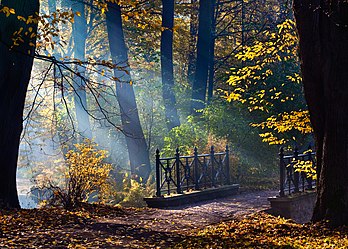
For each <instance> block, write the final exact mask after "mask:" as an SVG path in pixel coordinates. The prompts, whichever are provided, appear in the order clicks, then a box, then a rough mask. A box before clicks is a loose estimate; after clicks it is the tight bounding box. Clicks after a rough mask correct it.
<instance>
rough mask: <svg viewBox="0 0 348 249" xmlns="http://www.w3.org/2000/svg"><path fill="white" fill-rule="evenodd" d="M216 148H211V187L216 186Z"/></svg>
mask: <svg viewBox="0 0 348 249" xmlns="http://www.w3.org/2000/svg"><path fill="white" fill-rule="evenodd" d="M214 161H215V156H214V146H213V145H212V146H211V147H210V164H211V185H212V186H215V168H214Z"/></svg>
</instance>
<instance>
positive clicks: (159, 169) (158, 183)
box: [156, 149, 161, 197]
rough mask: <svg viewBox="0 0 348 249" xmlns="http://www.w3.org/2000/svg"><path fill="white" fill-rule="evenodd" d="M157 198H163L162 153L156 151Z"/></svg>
mask: <svg viewBox="0 0 348 249" xmlns="http://www.w3.org/2000/svg"><path fill="white" fill-rule="evenodd" d="M156 196H157V197H161V168H160V151H159V149H157V150H156Z"/></svg>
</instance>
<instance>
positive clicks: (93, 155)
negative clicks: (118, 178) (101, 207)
mask: <svg viewBox="0 0 348 249" xmlns="http://www.w3.org/2000/svg"><path fill="white" fill-rule="evenodd" d="M96 146H97V145H96V144H94V143H92V142H91V141H89V140H86V141H85V143H80V144H75V150H70V151H69V152H68V153H67V154H66V166H67V167H66V171H65V173H64V182H63V184H61V185H56V184H53V182H52V180H46V181H45V182H43V183H42V188H44V189H46V190H50V191H51V192H52V195H51V197H50V198H49V199H48V200H47V202H48V203H49V204H51V205H57V204H58V205H63V206H64V207H65V208H67V209H71V208H75V207H77V206H79V205H80V204H81V203H83V202H88V201H91V200H94V201H96V200H97V201H99V202H104V201H105V200H106V199H107V198H108V196H109V194H110V192H111V188H112V187H111V184H110V182H109V176H110V171H111V164H108V163H105V162H104V160H105V158H106V157H107V153H106V151H105V150H99V149H97V148H96Z"/></svg>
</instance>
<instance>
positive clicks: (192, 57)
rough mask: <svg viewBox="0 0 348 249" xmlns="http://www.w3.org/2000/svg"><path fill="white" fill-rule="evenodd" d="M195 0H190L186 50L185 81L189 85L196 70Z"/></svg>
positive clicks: (196, 10)
mask: <svg viewBox="0 0 348 249" xmlns="http://www.w3.org/2000/svg"><path fill="white" fill-rule="evenodd" d="M196 5H197V0H191V14H190V40H189V51H188V67H187V81H188V83H189V84H190V86H193V82H194V80H195V71H196V45H197V26H198V20H197V13H198V9H197V6H196Z"/></svg>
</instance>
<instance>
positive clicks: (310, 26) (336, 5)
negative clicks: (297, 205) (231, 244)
mask: <svg viewBox="0 0 348 249" xmlns="http://www.w3.org/2000/svg"><path fill="white" fill-rule="evenodd" d="M294 11H295V17H296V24H297V28H298V32H299V36H300V56H301V68H302V74H303V84H304V90H305V96H306V100H307V104H308V108H309V112H310V115H311V122H312V125H313V129H314V134H315V136H316V143H317V162H318V165H317V172H318V186H317V202H316V206H315V210H314V214H313V221H320V220H324V219H328V220H330V221H331V223H332V225H342V224H346V225H347V224H348V132H347V127H348V109H347V108H348V97H347V96H348V84H347V79H348V70H347V67H348V29H347V26H348V3H347V2H345V1H340V0H334V1H330V3H328V2H322V1H319V0H305V1H303V0H295V1H294ZM328 13H330V15H329V14H328Z"/></svg>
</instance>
